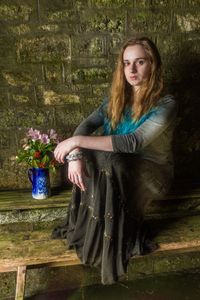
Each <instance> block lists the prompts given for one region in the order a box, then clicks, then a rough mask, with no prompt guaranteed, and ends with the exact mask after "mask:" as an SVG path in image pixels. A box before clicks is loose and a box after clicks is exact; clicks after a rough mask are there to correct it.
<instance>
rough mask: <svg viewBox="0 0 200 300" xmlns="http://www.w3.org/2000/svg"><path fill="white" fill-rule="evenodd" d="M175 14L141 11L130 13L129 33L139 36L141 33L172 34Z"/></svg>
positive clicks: (156, 10)
mask: <svg viewBox="0 0 200 300" xmlns="http://www.w3.org/2000/svg"><path fill="white" fill-rule="evenodd" d="M172 18H173V14H172V13H171V12H170V11H167V12H166V13H165V14H163V11H162V10H158V9H154V10H153V11H152V10H140V11H138V10H137V11H135V10H134V11H129V12H128V29H129V32H133V33H134V34H137V33H139V32H142V33H147V32H163V31H164V32H170V31H171V27H172V21H173V19H172Z"/></svg>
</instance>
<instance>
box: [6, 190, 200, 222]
mask: <svg viewBox="0 0 200 300" xmlns="http://www.w3.org/2000/svg"><path fill="white" fill-rule="evenodd" d="M70 197H71V190H58V189H54V190H52V196H51V197H49V198H48V199H45V200H36V199H33V198H32V196H31V191H24V190H18V191H0V225H1V224H13V225H15V224H16V223H19V222H28V223H38V222H40V223H41V222H52V221H54V220H56V219H63V218H65V216H66V212H67V206H68V203H69V201H70ZM199 212H200V189H199V188H192V189H191V190H188V189H183V188H182V189H180V188H179V189H178V190H172V191H171V192H170V193H169V194H168V195H167V196H166V197H165V198H163V199H159V200H155V201H153V202H152V203H151V205H150V206H149V207H148V209H147V211H146V215H147V217H150V218H152V216H154V217H155V218H160V216H161V215H162V217H163V218H168V217H172V216H174V217H177V216H181V215H182V216H184V215H195V214H199Z"/></svg>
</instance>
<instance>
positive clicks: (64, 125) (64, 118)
mask: <svg viewBox="0 0 200 300" xmlns="http://www.w3.org/2000/svg"><path fill="white" fill-rule="evenodd" d="M55 115H56V128H60V129H62V132H63V134H64V136H65V137H70V136H71V135H72V134H73V132H74V130H75V128H76V127H77V124H79V123H80V122H81V121H83V119H84V115H83V113H82V112H81V107H80V104H76V105H75V106H74V105H71V104H69V105H66V106H65V107H60V108H59V107H57V108H56V113H55Z"/></svg>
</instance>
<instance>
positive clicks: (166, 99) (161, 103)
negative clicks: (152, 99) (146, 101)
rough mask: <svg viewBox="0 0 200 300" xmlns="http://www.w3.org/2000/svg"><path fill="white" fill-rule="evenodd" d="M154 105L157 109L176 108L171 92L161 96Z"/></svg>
mask: <svg viewBox="0 0 200 300" xmlns="http://www.w3.org/2000/svg"><path fill="white" fill-rule="evenodd" d="M156 107H157V108H158V109H159V108H160V109H162V108H163V109H170V110H177V101H176V99H175V97H174V96H173V95H172V94H166V95H165V96H162V97H161V98H160V99H159V100H158V102H157V105H156Z"/></svg>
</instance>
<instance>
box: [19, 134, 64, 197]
mask: <svg viewBox="0 0 200 300" xmlns="http://www.w3.org/2000/svg"><path fill="white" fill-rule="evenodd" d="M58 143H59V140H58V136H57V133H56V132H55V130H54V129H51V130H49V131H48V133H47V134H45V133H41V132H40V131H39V130H36V129H33V128H30V129H29V130H28V132H27V134H26V137H25V138H24V139H23V145H22V149H20V150H19V151H18V155H17V157H16V160H17V162H18V163H25V164H27V165H28V166H29V170H28V176H29V179H30V181H31V183H32V196H33V198H35V199H45V198H47V197H48V196H49V195H50V180H49V170H51V171H53V172H55V170H56V167H58V165H59V164H58V163H57V161H56V160H55V159H54V155H53V151H54V149H55V147H56V145H57V144H58Z"/></svg>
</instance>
